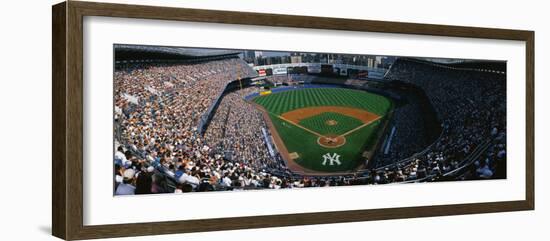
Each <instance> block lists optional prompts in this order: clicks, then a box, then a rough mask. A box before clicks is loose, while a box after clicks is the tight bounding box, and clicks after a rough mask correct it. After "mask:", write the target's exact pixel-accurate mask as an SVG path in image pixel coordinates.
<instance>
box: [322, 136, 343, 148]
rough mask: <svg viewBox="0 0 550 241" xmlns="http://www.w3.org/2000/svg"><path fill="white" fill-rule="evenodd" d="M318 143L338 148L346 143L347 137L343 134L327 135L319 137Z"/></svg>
mask: <svg viewBox="0 0 550 241" xmlns="http://www.w3.org/2000/svg"><path fill="white" fill-rule="evenodd" d="M317 143H318V144H319V145H320V146H322V147H326V148H336V147H341V146H343V145H344V144H346V138H345V137H342V136H335V135H327V136H322V137H319V138H318V139H317Z"/></svg>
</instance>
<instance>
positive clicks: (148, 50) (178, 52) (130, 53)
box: [114, 44, 240, 63]
mask: <svg viewBox="0 0 550 241" xmlns="http://www.w3.org/2000/svg"><path fill="white" fill-rule="evenodd" d="M114 51H115V61H116V63H134V62H135V63H140V62H197V61H210V60H217V59H225V58H234V57H237V55H238V54H240V52H238V51H233V50H231V51H228V50H216V49H200V50H199V49H191V48H178V47H156V46H141V45H126V44H116V45H115V46H114Z"/></svg>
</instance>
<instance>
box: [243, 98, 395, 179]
mask: <svg viewBox="0 0 550 241" xmlns="http://www.w3.org/2000/svg"><path fill="white" fill-rule="evenodd" d="M253 101H254V102H255V103H256V104H258V105H260V106H261V107H262V108H260V109H261V110H263V111H265V112H267V115H265V116H268V120H266V121H268V122H271V123H272V125H270V128H273V130H272V131H273V132H276V133H277V135H274V139H275V143H276V145H277V148H278V149H279V150H281V149H282V150H285V151H282V152H281V153H282V157H283V159H285V160H286V161H287V162H288V163H289V167H293V166H296V165H293V164H297V165H299V166H300V167H302V168H299V169H300V170H294V171H301V172H304V173H308V174H319V173H334V172H346V171H353V170H355V169H356V168H357V167H359V166H361V164H363V163H364V161H365V158H368V157H369V156H365V155H364V153H365V151H367V150H369V149H372V148H373V147H374V146H375V145H376V143H377V141H378V140H377V138H376V133H378V132H379V131H383V130H382V129H383V128H382V127H383V126H384V125H382V123H383V122H384V121H386V119H387V118H384V117H386V115H387V114H388V112H389V111H391V108H392V102H391V101H390V100H389V99H388V98H386V97H384V96H381V95H377V94H373V93H369V92H366V91H361V90H353V89H346V88H303V89H290V90H287V91H283V92H278V93H273V94H270V95H264V96H259V97H256V98H255V99H253ZM278 138H280V140H277V139H278Z"/></svg>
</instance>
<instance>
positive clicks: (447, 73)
mask: <svg viewBox="0 0 550 241" xmlns="http://www.w3.org/2000/svg"><path fill="white" fill-rule="evenodd" d="M386 78H388V79H390V80H401V81H407V82H410V83H412V84H415V85H417V86H419V87H421V88H422V89H423V90H424V91H425V93H426V95H427V96H428V97H429V98H430V101H431V103H432V105H433V106H434V108H435V109H436V113H437V114H438V115H439V116H438V117H439V119H440V121H441V122H442V123H443V124H442V125H443V129H444V133H443V134H442V135H441V137H440V138H439V139H438V140H437V141H436V142H435V143H434V144H433V145H432V146H430V148H428V149H427V150H425V153H422V154H421V155H416V156H414V157H413V158H410V160H411V161H409V162H400V163H399V164H396V165H394V166H392V168H393V170H386V169H384V171H383V172H386V171H388V172H389V173H402V175H403V177H404V179H405V180H417V179H419V178H426V177H438V176H439V175H442V174H444V173H447V172H450V171H453V170H455V169H457V168H459V167H461V166H463V164H464V163H461V161H463V160H464V159H465V158H466V157H467V156H469V155H470V154H472V153H473V152H474V151H475V149H476V148H477V147H480V146H482V145H483V144H484V143H485V142H488V143H487V145H488V146H487V147H486V149H487V150H489V151H487V152H484V155H482V154H480V155H479V157H477V158H478V160H477V159H476V160H473V161H474V165H473V166H474V167H477V168H476V171H470V172H467V173H468V175H469V176H462V177H463V178H467V179H475V178H490V177H492V175H488V173H495V172H497V167H499V166H500V167H499V168H500V169H503V168H505V165H506V155H505V153H506V79H505V75H503V74H498V73H489V72H478V71H471V70H457V69H448V68H442V67H440V66H438V65H434V64H430V63H429V62H425V61H421V60H415V59H398V60H397V61H396V62H395V63H394V64H393V66H392V68H391V69H390V72H389V73H388V74H387V75H386ZM400 165H403V166H400ZM498 172H499V173H502V170H498ZM397 176H401V175H397ZM398 179H399V180H401V179H403V178H398Z"/></svg>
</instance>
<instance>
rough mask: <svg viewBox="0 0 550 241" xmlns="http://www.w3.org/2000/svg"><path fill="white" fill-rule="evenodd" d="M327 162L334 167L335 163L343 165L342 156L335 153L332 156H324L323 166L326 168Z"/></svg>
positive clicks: (328, 154)
mask: <svg viewBox="0 0 550 241" xmlns="http://www.w3.org/2000/svg"><path fill="white" fill-rule="evenodd" d="M327 161H328V162H329V165H330V166H334V163H336V165H342V163H341V162H340V155H338V153H333V154H332V155H330V153H327V154H325V155H323V163H321V164H322V165H323V166H326V165H327Z"/></svg>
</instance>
